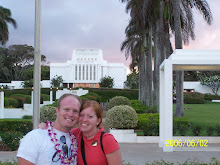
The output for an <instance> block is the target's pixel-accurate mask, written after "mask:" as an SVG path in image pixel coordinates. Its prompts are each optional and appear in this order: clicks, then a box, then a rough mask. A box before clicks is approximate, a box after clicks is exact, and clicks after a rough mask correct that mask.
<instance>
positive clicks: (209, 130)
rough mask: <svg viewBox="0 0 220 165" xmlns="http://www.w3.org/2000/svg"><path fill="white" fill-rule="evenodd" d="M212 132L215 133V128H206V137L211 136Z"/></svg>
mask: <svg viewBox="0 0 220 165" xmlns="http://www.w3.org/2000/svg"><path fill="white" fill-rule="evenodd" d="M214 131H215V128H214V127H213V126H208V127H207V128H206V133H207V135H208V136H212V135H213V133H214Z"/></svg>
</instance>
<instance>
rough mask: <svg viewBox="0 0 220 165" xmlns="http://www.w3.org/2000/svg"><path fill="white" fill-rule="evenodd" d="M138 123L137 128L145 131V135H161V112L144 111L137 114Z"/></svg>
mask: <svg viewBox="0 0 220 165" xmlns="http://www.w3.org/2000/svg"><path fill="white" fill-rule="evenodd" d="M137 116H138V124H137V127H136V129H140V130H142V131H143V132H144V136H158V135H159V114H155V113H144V114H137Z"/></svg>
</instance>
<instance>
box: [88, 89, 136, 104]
mask: <svg viewBox="0 0 220 165" xmlns="http://www.w3.org/2000/svg"><path fill="white" fill-rule="evenodd" d="M87 89H88V90H89V92H93V93H96V94H98V95H99V96H102V97H101V102H106V101H108V100H109V99H111V98H113V97H115V96H124V97H127V98H128V99H129V100H137V99H138V90H136V89H109V88H87Z"/></svg>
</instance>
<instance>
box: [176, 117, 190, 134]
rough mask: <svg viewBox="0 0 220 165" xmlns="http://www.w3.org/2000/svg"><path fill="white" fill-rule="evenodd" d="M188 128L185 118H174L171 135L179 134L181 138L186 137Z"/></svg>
mask: <svg viewBox="0 0 220 165" xmlns="http://www.w3.org/2000/svg"><path fill="white" fill-rule="evenodd" d="M189 126H190V123H189V120H188V119H187V118H185V117H175V118H174V119H173V134H174V135H176V134H178V133H179V134H180V135H181V136H184V135H186V132H187V131H188V129H189Z"/></svg>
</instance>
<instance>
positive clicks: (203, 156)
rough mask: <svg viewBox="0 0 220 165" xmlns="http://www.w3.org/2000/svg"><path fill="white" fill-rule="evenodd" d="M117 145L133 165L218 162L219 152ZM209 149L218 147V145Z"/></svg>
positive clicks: (3, 155)
mask: <svg viewBox="0 0 220 165" xmlns="http://www.w3.org/2000/svg"><path fill="white" fill-rule="evenodd" d="M119 145H120V147H121V152H122V158H123V160H124V161H125V162H130V163H132V164H134V165H145V162H148V161H149V162H153V161H154V160H158V161H160V160H164V161H165V162H173V163H174V164H177V162H179V163H183V162H185V161H186V160H187V159H190V160H191V161H193V160H195V159H197V160H198V159H199V161H200V162H204V163H209V162H210V161H211V158H212V157H215V158H217V160H218V161H220V151H217V152H216V151H175V152H169V153H167V152H163V151H162V148H159V147H158V144H146V143H145V144H129V143H120V144H119ZM210 147H220V144H215V145H214V146H210ZM13 159H15V160H16V151H14V152H8V151H0V161H12V160H13Z"/></svg>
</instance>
